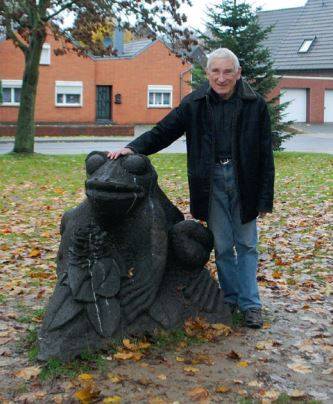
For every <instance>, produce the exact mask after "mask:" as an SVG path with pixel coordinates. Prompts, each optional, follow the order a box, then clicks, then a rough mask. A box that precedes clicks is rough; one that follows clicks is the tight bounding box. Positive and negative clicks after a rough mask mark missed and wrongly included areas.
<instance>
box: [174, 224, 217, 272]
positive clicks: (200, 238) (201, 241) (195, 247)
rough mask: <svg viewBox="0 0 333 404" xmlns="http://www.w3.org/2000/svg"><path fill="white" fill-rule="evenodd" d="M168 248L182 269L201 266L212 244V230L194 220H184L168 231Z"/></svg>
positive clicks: (204, 262) (207, 257) (208, 254)
mask: <svg viewBox="0 0 333 404" xmlns="http://www.w3.org/2000/svg"><path fill="white" fill-rule="evenodd" d="M169 242H170V249H171V251H172V254H173V256H174V259H175V260H176V262H179V263H180V264H181V265H182V267H183V268H184V269H188V270H192V269H197V268H200V267H201V268H202V267H203V266H204V265H205V264H206V263H207V261H208V260H209V256H210V252H211V251H212V248H213V245H214V239H213V234H212V232H211V231H210V230H209V229H207V228H206V227H204V226H203V225H201V224H200V223H198V222H196V221H194V220H184V221H182V222H179V223H177V224H175V225H174V226H173V227H172V228H171V230H170V231H169Z"/></svg>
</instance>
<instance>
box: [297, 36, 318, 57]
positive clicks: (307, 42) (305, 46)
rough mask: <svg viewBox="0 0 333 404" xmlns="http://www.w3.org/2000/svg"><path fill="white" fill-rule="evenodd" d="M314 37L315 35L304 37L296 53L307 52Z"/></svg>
mask: <svg viewBox="0 0 333 404" xmlns="http://www.w3.org/2000/svg"><path fill="white" fill-rule="evenodd" d="M315 39H316V37H315V36H314V37H313V38H308V39H304V41H303V43H302V45H301V46H300V48H299V49H298V53H307V52H309V50H310V48H311V45H312V44H313V42H314V40H315Z"/></svg>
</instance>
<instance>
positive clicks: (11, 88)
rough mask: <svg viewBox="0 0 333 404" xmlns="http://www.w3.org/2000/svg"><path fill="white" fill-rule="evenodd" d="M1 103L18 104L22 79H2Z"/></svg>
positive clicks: (7, 104) (5, 104)
mask: <svg viewBox="0 0 333 404" xmlns="http://www.w3.org/2000/svg"><path fill="white" fill-rule="evenodd" d="M1 85H2V105H4V106H19V105H20V100H21V87H22V80H2V81H1Z"/></svg>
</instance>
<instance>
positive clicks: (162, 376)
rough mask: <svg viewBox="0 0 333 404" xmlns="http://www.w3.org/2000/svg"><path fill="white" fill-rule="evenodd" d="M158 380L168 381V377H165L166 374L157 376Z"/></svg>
mask: <svg viewBox="0 0 333 404" xmlns="http://www.w3.org/2000/svg"><path fill="white" fill-rule="evenodd" d="M156 377H157V378H158V379H160V380H166V379H167V377H166V375H164V374H162V373H161V374H159V375H157V376H156Z"/></svg>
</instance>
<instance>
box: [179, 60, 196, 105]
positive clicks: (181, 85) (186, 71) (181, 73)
mask: <svg viewBox="0 0 333 404" xmlns="http://www.w3.org/2000/svg"><path fill="white" fill-rule="evenodd" d="M192 68H193V66H191V67H189V68H188V69H186V70H184V71H183V72H180V74H179V85H180V87H179V103H180V102H181V100H182V99H183V78H184V76H185V74H186V73H188V72H189V71H191V70H192Z"/></svg>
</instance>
